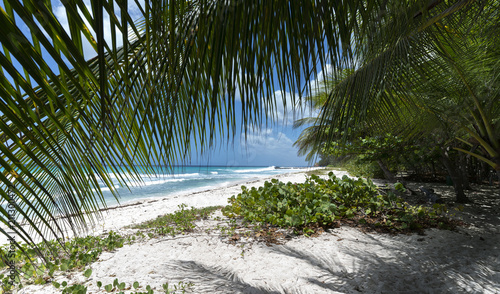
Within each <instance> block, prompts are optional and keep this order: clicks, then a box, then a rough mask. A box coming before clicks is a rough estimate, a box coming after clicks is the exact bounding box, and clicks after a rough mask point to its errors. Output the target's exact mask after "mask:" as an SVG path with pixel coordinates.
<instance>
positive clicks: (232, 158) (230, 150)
mask: <svg viewBox="0 0 500 294" xmlns="http://www.w3.org/2000/svg"><path fill="white" fill-rule="evenodd" d="M84 2H85V3H86V5H87V7H88V9H89V10H90V11H92V10H91V9H90V1H84ZM132 3H133V1H132ZM136 10H137V8H136V7H133V6H131V7H129V11H131V12H132V14H134V11H136ZM53 11H54V15H55V16H56V17H57V18H58V19H59V21H60V23H61V24H62V25H63V27H65V28H66V29H67V31H69V29H68V23H67V19H66V12H65V9H64V7H63V6H62V5H61V4H60V3H59V4H58V3H53ZM137 12H138V11H137ZM137 15H139V14H137ZM21 23H22V21H21ZM104 23H105V25H106V24H109V23H110V22H109V16H108V15H107V14H105V16H104ZM21 28H22V27H21ZM22 29H24V31H25V34H26V35H29V32H28V31H27V28H26V27H25V28H22ZM105 39H106V40H107V41H110V39H111V30H109V31H105ZM117 39H118V40H121V36H120V35H118V36H117ZM118 45H119V46H120V45H121V44H118ZM84 50H85V57H86V59H88V58H91V57H93V56H95V55H96V53H95V51H94V49H93V48H92V47H91V46H90V44H88V43H87V44H84ZM49 64H50V62H49ZM54 71H55V72H57V69H54ZM318 76H319V77H321V76H322V75H321V74H320V75H318ZM275 86H276V85H275ZM275 95H276V97H277V98H278V100H280V97H283V98H284V99H285V100H286V101H289V102H290V101H291V98H292V96H293V95H295V94H294V93H290V92H288V91H287V90H286V89H281V90H278V91H276V92H275ZM238 103H239V102H238ZM290 104H291V103H288V105H287V107H284V106H283V104H282V103H278V109H277V111H278V113H277V115H278V117H277V120H276V121H275V122H274V123H272V124H270V125H268V126H265V127H263V128H262V129H261V130H260V131H258V132H253V133H249V134H248V135H247V139H246V140H244V138H243V136H237V137H235V138H234V140H233V142H232V144H231V142H230V143H229V144H219V145H218V146H217V148H216V149H214V150H212V151H210V152H208V153H206V154H204V155H203V156H199V155H196V154H194V155H193V156H192V159H191V161H190V163H191V164H193V165H207V164H208V165H223V166H242V165H251V166H272V165H274V166H306V165H308V164H309V163H308V162H306V161H305V158H304V157H299V156H298V155H297V148H295V147H293V143H294V142H295V141H296V140H297V138H298V137H299V135H300V132H301V130H302V129H303V128H302V129H294V128H293V127H292V126H293V121H294V119H297V118H300V116H301V114H300V113H295V114H294V113H293V112H292V108H291V106H290ZM235 109H237V113H236V116H237V119H238V116H240V117H241V107H238V106H236V107H235ZM285 112H286V113H287V115H284V113H285ZM304 114H305V115H306V116H309V115H310V112H309V111H308V110H307V109H306V110H305V112H304ZM237 121H238V120H237Z"/></svg>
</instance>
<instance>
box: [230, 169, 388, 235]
mask: <svg viewBox="0 0 500 294" xmlns="http://www.w3.org/2000/svg"><path fill="white" fill-rule="evenodd" d="M328 176H329V177H328V179H322V178H320V177H318V176H316V175H312V176H311V177H308V178H307V179H306V181H305V182H304V183H302V184H292V183H290V182H288V183H286V184H285V183H283V182H280V181H278V180H276V179H273V180H272V181H271V182H265V184H264V186H263V187H259V188H258V189H256V188H251V189H247V188H246V187H245V186H242V187H241V188H242V192H241V193H240V194H238V195H237V196H236V197H235V196H233V197H231V198H230V199H229V203H230V205H229V206H226V207H225V208H224V209H223V213H224V215H226V216H228V217H234V216H236V215H239V216H242V217H243V218H244V219H245V220H247V221H250V222H265V223H269V224H272V225H276V226H280V227H303V226H306V225H307V224H309V223H319V224H321V225H327V224H329V223H332V222H333V221H335V220H336V219H340V218H342V217H345V216H351V215H353V214H354V213H355V212H356V211H358V210H359V208H360V207H365V206H367V207H368V206H369V207H375V206H376V204H377V203H378V201H377V197H379V195H378V193H377V189H376V187H375V185H374V184H373V183H372V182H371V181H367V180H365V179H357V180H356V179H351V178H348V177H346V176H344V177H343V178H342V180H340V179H339V178H337V177H335V175H334V174H333V173H332V172H330V173H329V175H328Z"/></svg>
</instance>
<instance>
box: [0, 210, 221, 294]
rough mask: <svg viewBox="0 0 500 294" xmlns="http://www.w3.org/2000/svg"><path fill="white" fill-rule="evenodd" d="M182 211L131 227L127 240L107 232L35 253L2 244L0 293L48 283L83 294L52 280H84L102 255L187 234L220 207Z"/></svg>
mask: <svg viewBox="0 0 500 294" xmlns="http://www.w3.org/2000/svg"><path fill="white" fill-rule="evenodd" d="M186 207H187V206H186V205H185V204H181V205H179V208H180V210H178V211H176V212H174V213H171V214H167V215H164V216H160V217H158V218H157V219H155V220H152V221H149V222H145V223H142V224H140V225H135V226H133V228H135V229H138V230H137V231H136V232H135V233H134V234H132V235H128V236H123V235H120V234H118V233H117V232H114V231H110V232H109V233H107V234H105V235H101V236H86V237H76V238H73V239H70V240H68V241H63V240H59V241H58V240H51V241H46V242H42V243H39V244H37V246H36V248H37V249H38V251H39V252H37V250H35V249H33V248H31V247H29V246H28V245H27V244H21V245H20V246H21V247H20V248H18V249H17V250H12V248H11V247H10V244H6V245H4V246H3V247H1V248H0V254H1V257H2V258H1V259H0V273H1V274H0V282H1V288H0V293H11V292H12V290H14V289H16V288H17V289H21V288H22V287H23V286H24V285H29V284H36V285H43V284H46V283H52V284H53V285H54V286H55V287H57V288H59V287H61V286H63V287H61V289H62V291H63V293H86V287H84V286H83V285H78V284H75V285H67V283H61V284H59V283H57V282H55V280H54V278H55V276H56V275H57V274H61V273H66V272H70V271H84V273H83V274H84V276H86V277H87V278H88V277H89V276H90V274H91V273H92V271H91V270H90V269H87V270H85V267H86V266H88V265H90V264H91V263H93V262H95V261H97V260H98V258H99V256H100V255H101V253H102V252H104V251H113V250H115V249H117V248H121V247H123V246H124V245H125V244H131V243H133V242H137V241H139V240H142V239H145V238H147V237H149V238H155V237H159V236H164V235H170V236H175V235H178V234H185V233H188V232H191V231H192V230H193V229H194V227H195V224H194V222H195V221H197V220H200V219H206V218H208V216H209V215H210V214H211V213H212V212H213V211H215V210H217V209H220V207H206V208H199V209H198V208H191V209H186ZM40 255H41V256H45V259H46V260H45V261H44V260H41V259H40V258H39V256H40ZM9 265H14V266H15V269H16V272H15V274H14V275H10V269H9ZM121 285H123V284H122V283H119V284H118V285H113V287H111V286H110V285H106V286H105V287H104V289H105V290H106V291H107V290H108V289H110V291H107V292H114V291H115V290H117V291H119V290H123V289H120V287H118V286H121ZM134 285H137V284H134ZM166 285H167V286H168V283H167V284H166ZM181 286H184V287H181ZM110 287H111V288H110ZM148 288H150V287H148ZM181 288H182V291H183V292H184V288H185V285H184V284H179V285H174V288H168V287H167V288H166V289H165V286H164V290H165V293H175V290H177V291H178V292H179V290H180V289H181ZM111 290H113V291H111ZM117 293H119V292H117ZM134 293H153V292H152V290H151V289H148V290H146V292H134Z"/></svg>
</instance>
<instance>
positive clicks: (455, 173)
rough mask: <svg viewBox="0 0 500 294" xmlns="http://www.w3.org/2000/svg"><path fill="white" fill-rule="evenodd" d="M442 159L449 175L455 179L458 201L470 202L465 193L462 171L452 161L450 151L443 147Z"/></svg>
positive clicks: (454, 185)
mask: <svg viewBox="0 0 500 294" xmlns="http://www.w3.org/2000/svg"><path fill="white" fill-rule="evenodd" d="M441 161H442V162H443V165H444V167H445V168H446V170H447V171H448V175H449V176H450V178H451V180H452V181H453V187H454V188H455V195H456V197H457V198H456V202H459V203H466V202H469V199H468V198H467V196H466V195H465V192H464V185H463V181H462V175H461V172H460V171H459V170H458V169H457V167H456V166H455V164H453V162H452V161H451V159H450V157H449V155H448V152H447V151H446V150H445V149H443V148H441Z"/></svg>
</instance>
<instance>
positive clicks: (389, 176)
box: [377, 160, 396, 182]
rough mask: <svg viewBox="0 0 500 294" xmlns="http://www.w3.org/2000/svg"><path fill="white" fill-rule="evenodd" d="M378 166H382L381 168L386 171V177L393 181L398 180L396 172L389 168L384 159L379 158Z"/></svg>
mask: <svg viewBox="0 0 500 294" xmlns="http://www.w3.org/2000/svg"><path fill="white" fill-rule="evenodd" d="M377 163H378V166H380V169H382V171H383V172H384V177H385V178H386V179H387V180H389V181H392V182H395V181H396V177H395V176H394V174H393V173H392V172H391V171H390V170H389V168H388V167H387V166H386V165H385V163H384V162H383V161H382V160H377Z"/></svg>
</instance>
